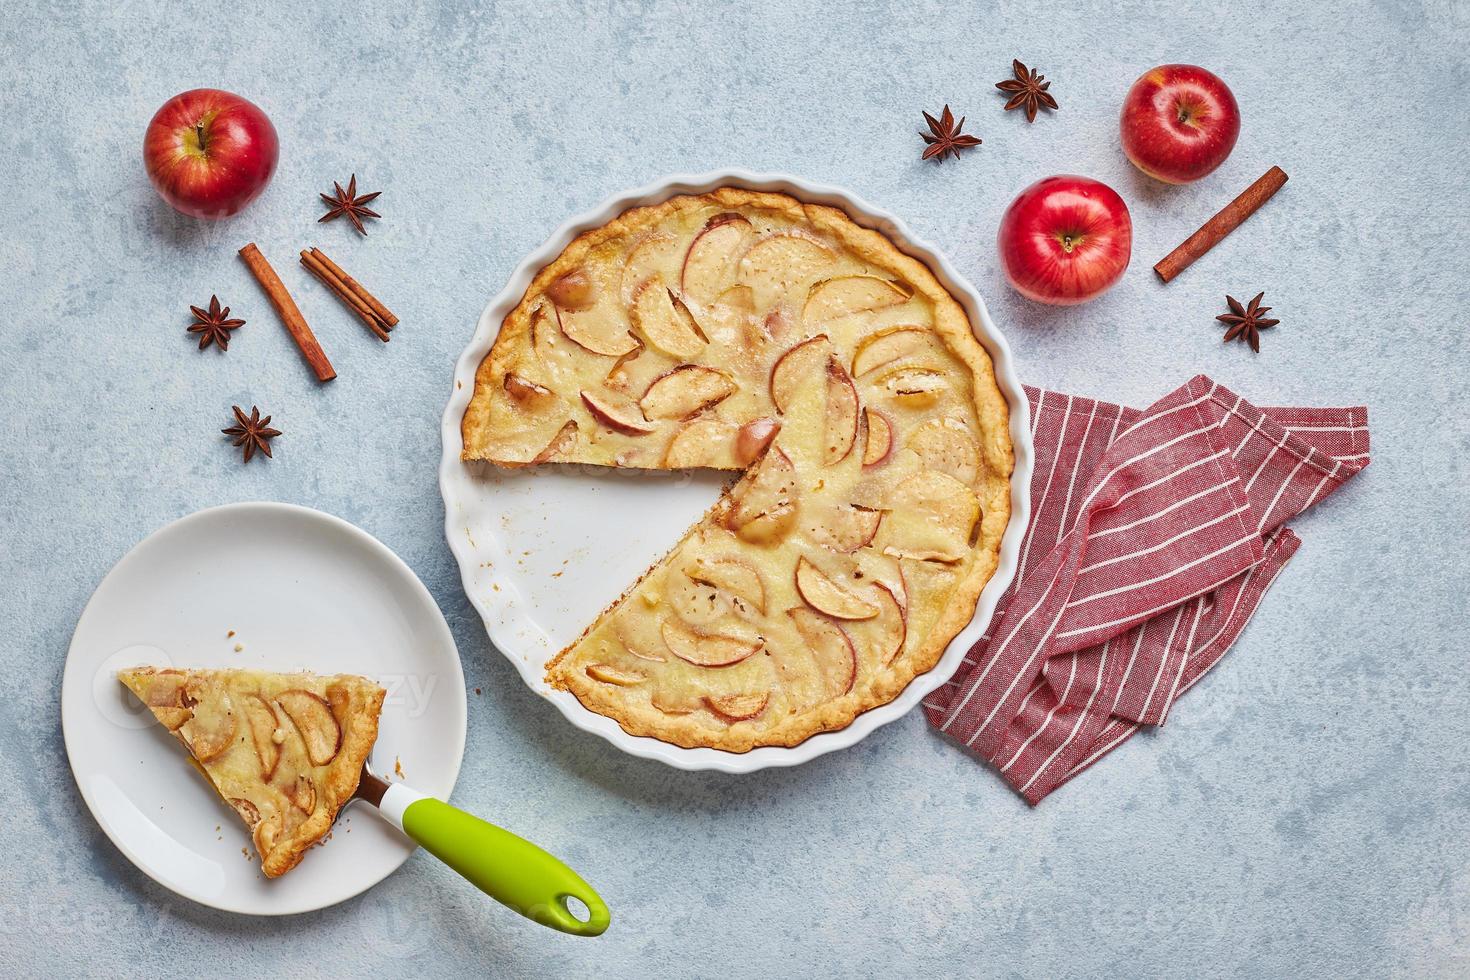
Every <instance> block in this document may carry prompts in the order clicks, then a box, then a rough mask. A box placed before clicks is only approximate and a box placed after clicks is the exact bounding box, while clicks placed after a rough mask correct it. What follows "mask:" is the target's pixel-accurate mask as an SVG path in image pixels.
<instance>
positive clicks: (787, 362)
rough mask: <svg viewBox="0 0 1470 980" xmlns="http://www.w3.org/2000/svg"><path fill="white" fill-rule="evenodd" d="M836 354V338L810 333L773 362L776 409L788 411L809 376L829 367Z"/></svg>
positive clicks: (772, 385)
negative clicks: (812, 335)
mask: <svg viewBox="0 0 1470 980" xmlns="http://www.w3.org/2000/svg"><path fill="white" fill-rule="evenodd" d="M831 357H832V342H831V341H830V340H828V339H827V335H826V334H821V333H819V334H817V335H816V336H815V337H809V338H807V339H806V340H803V341H802V342H801V343H799V344H797V345H796V346H795V347H792V348H791V349H790V350H788V351H787V352H786V353H784V354H782V355H781V356H780V357H778V358H777V359H776V363H775V364H773V365H772V366H771V401H772V402H774V403H775V405H776V411H778V412H785V411H786V410H787V409H788V408H790V407H791V403H792V402H793V401H795V400H796V396H797V394H798V392H800V391H801V388H802V386H803V385H804V384H806V383H807V382H808V379H810V378H815V377H818V376H819V372H821V371H825V370H826V367H827V362H828V361H829V360H830V359H831Z"/></svg>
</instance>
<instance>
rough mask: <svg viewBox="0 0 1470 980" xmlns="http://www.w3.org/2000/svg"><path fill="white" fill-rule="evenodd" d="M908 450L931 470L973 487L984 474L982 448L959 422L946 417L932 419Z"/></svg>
mask: <svg viewBox="0 0 1470 980" xmlns="http://www.w3.org/2000/svg"><path fill="white" fill-rule="evenodd" d="M907 445H908V448H910V449H912V450H913V451H914V452H916V453H918V454H919V459H921V460H923V462H924V465H925V466H926V467H927V468H929V469H931V470H938V471H939V472H940V473H945V474H948V475H949V476H952V477H954V478H955V479H956V480H959V481H960V482H961V483H964V484H968V485H969V486H974V485H975V478H976V477H977V476H978V475H979V473H980V447H979V446H977V445H976V444H975V439H974V437H973V436H971V435H970V430H969V429H968V428H967V427H966V426H965V423H963V422H961V421H960V420H959V419H956V418H951V417H949V416H943V417H941V418H937V419H930V420H929V421H927V422H925V423H923V424H922V425H920V426H919V427H918V428H916V429H914V431H913V434H911V435H910V436H909V438H908V443H907Z"/></svg>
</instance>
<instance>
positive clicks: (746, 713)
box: [704, 691, 771, 722]
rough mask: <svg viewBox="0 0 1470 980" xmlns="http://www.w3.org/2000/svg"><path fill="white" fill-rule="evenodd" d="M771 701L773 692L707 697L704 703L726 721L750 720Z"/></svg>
mask: <svg viewBox="0 0 1470 980" xmlns="http://www.w3.org/2000/svg"><path fill="white" fill-rule="evenodd" d="M770 701H771V692H770V691H767V692H765V693H764V694H726V695H724V696H723V697H713V696H710V697H706V698H705V699H704V703H705V704H706V705H707V706H708V707H709V709H710V710H711V711H713V712H714V713H715V714H717V715H719V716H720V717H721V718H723V719H725V720H726V721H730V722H735V721H749V720H750V719H751V718H755V717H756V716H758V715H759V714H760V713H761V712H762V711H765V710H766V705H767V704H769V703H770Z"/></svg>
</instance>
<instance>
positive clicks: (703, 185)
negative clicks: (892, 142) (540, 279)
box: [439, 170, 1032, 772]
mask: <svg viewBox="0 0 1470 980" xmlns="http://www.w3.org/2000/svg"><path fill="white" fill-rule="evenodd" d="M727 185H734V186H737V187H745V188H750V189H752V190H762V191H780V192H783V193H786V194H790V195H792V196H793V197H797V198H800V199H801V200H804V201H810V202H813V203H817V204H827V205H831V206H833V207H838V208H841V209H842V210H844V211H846V212H847V213H848V215H850V216H851V217H852V219H853V220H854V221H856V222H857V223H858V224H861V225H866V226H867V227H870V228H875V229H877V230H879V231H881V232H883V233H884V234H885V235H887V236H888V237H889V238H890V239H891V240H892V241H894V242H896V243H897V244H898V246H899V247H900V248H902V249H903V250H904V251H906V252H908V253H909V254H910V255H912V256H914V257H915V258H918V259H919V260H920V261H922V262H924V263H925V264H926V265H928V266H929V268H930V269H932V270H933V271H934V274H935V275H936V276H938V278H939V281H940V282H941V283H943V284H944V286H945V287H946V288H947V289H948V290H949V291H950V293H951V294H953V295H954V297H955V298H956V299H958V300H959V301H960V303H961V304H962V305H963V306H964V307H965V311H966V313H968V314H969V317H970V322H971V323H972V324H973V325H974V327H975V333H976V336H977V337H978V338H979V340H980V342H981V343H982V344H983V345H984V346H985V349H986V350H987V351H989V352H990V356H991V358H992V360H994V362H995V373H996V378H997V380H998V381H999V382H1000V388H1001V391H1003V392H1004V393H1005V396H1006V398H1007V399H1008V400H1009V401H1010V406H1011V441H1012V443H1014V445H1015V453H1016V471H1015V476H1014V477H1013V478H1012V480H1011V520H1010V524H1009V526H1008V527H1007V528H1006V533H1005V537H1004V538H1003V539H1002V541H1001V551H1000V567H999V568H998V569H997V570H996V573H995V575H994V576H993V577H992V578H991V580H990V584H989V585H987V586H986V588H985V591H984V592H983V593H982V594H981V596H980V601H979V604H978V605H977V607H976V611H975V618H974V619H973V620H971V622H970V624H969V626H967V627H966V628H965V629H964V630H962V631H961V632H960V633H959V635H958V636H956V637H955V639H954V641H953V642H952V643H951V644H950V645H949V647H948V649H947V650H946V651H945V654H944V656H943V657H942V658H941V659H940V661H939V663H938V664H937V665H936V666H935V667H934V669H933V670H930V671H929V672H928V673H926V674H923V675H921V676H919V677H917V678H915V679H914V680H913V682H912V683H910V684H909V686H908V687H907V688H905V689H904V691H903V693H902V694H900V695H899V696H898V697H897V698H895V699H894V700H893V701H890V702H889V703H888V704H885V705H881V706H879V707H877V708H873V709H872V710H870V711H866V712H864V713H863V714H861V715H859V716H858V717H857V718H856V719H855V720H854V721H853V723H852V724H851V725H848V726H847V727H846V728H844V729H842V730H841V731H835V732H823V733H821V734H819V735H814V736H812V737H811V738H809V739H807V740H806V741H805V742H802V743H801V744H800V745H797V746H794V747H791V748H785V747H764V748H758V749H755V750H753V751H750V752H746V753H733V752H725V751H722V750H719V749H708V748H696V749H686V748H681V747H679V746H676V745H670V744H668V743H666V742H660V741H659V740H657V739H654V738H648V737H646V736H634V735H629V734H628V733H627V732H625V731H623V729H622V728H621V727H619V726H618V723H617V722H615V721H613V720H612V719H611V718H606V717H604V716H602V715H599V714H596V713H595V712H592V711H588V710H587V709H586V708H584V707H582V704H581V702H579V701H578V700H577V699H576V698H575V697H573V696H572V695H571V694H568V693H566V692H564V691H554V690H551V689H550V687H549V686H548V685H547V684H546V681H545V667H546V663H547V661H548V660H550V659H551V658H552V657H553V656H555V655H556V653H557V652H558V651H560V650H561V649H562V648H563V647H565V646H566V645H567V644H569V643H571V642H572V641H573V640H575V639H576V638H577V637H578V636H579V635H580V634H581V633H582V631H583V630H584V629H586V627H587V624H588V623H590V622H591V621H592V620H593V619H594V618H596V616H597V615H598V613H600V612H601V611H602V610H603V609H605V608H606V607H607V606H608V604H609V603H611V602H613V601H614V600H615V599H617V598H618V596H619V595H621V594H622V592H623V591H624V589H626V588H627V586H628V584H629V583H631V582H632V581H634V580H635V579H636V578H637V577H638V576H640V575H641V574H642V573H643V572H644V571H646V570H647V569H648V567H649V566H650V565H652V564H653V563H654V562H656V561H657V560H658V559H659V558H661V557H662V556H663V555H664V554H665V553H666V552H667V551H668V550H669V548H671V547H673V545H674V544H675V543H676V542H677V541H678V540H679V539H680V537H682V535H683V533H684V531H685V530H687V529H688V527H689V526H690V525H691V524H693V523H694V522H695V521H696V520H698V519H699V517H701V516H702V515H703V514H704V512H705V511H706V510H708V509H709V507H710V505H711V504H712V503H713V502H714V500H715V498H716V496H717V495H718V493H719V488H720V487H721V486H723V485H724V483H725V481H726V478H725V477H722V476H720V475H718V474H690V473H649V472H646V471H641V470H612V469H604V468H600V467H590V466H588V467H582V466H559V467H533V468H530V469H524V470H496V469H493V468H490V467H481V466H478V465H466V464H465V463H463V462H462V461H461V460H460V452H461V451H462V450H463V448H464V443H463V440H462V439H461V436H460V419H461V417H462V416H463V415H464V410H465V406H466V405H467V404H468V403H469V400H470V395H471V394H472V392H473V390H474V381H475V369H476V368H477V367H479V364H480V361H481V360H482V359H483V358H484V357H485V355H486V354H487V353H488V352H489V350H490V347H491V345H492V344H493V343H494V341H495V337H496V334H497V333H498V332H499V330H500V323H501V321H502V320H503V319H504V318H505V316H506V314H507V313H509V312H510V310H511V309H512V308H513V307H514V306H515V304H516V303H518V302H519V301H520V298H521V296H522V295H523V294H524V293H525V290H526V287H527V286H528V285H529V284H530V282H531V278H532V277H533V276H534V275H535V274H536V272H537V271H538V270H540V269H541V268H542V267H543V266H545V265H546V264H547V263H549V262H550V261H551V260H552V259H554V258H555V257H556V256H557V255H559V254H560V253H561V250H562V249H563V248H565V247H566V246H567V244H568V243H569V242H571V240H572V239H573V238H575V237H576V236H577V235H579V234H580V233H582V232H583V231H587V230H589V229H591V228H596V227H598V226H599V225H603V224H606V223H607V222H608V221H610V220H611V219H612V218H614V217H616V216H617V215H619V214H621V213H622V212H624V211H626V210H627V209H628V208H631V207H637V206H639V205H645V204H657V203H659V202H661V201H665V200H668V199H669V198H670V197H674V196H675V195H678V194H702V193H704V192H706V191H709V190H713V189H714V188H716V187H722V186H727ZM443 433H444V456H443V459H442V460H441V462H440V466H439V487H440V491H441V492H442V493H443V495H444V509H445V532H446V534H447V536H448V538H449V547H450V550H451V551H453V552H454V557H455V558H456V559H457V560H458V561H459V568H460V575H461V577H462V578H463V579H464V587H465V591H466V592H467V593H468V594H469V597H470V601H471V602H473V603H474V606H475V608H476V609H478V610H479V612H480V617H481V618H482V619H483V620H484V621H485V629H486V630H487V631H488V632H489V634H490V639H491V640H492V641H493V642H494V643H495V645H496V647H498V648H499V649H500V651H501V653H503V654H504V655H505V656H506V657H508V658H509V659H510V661H511V663H513V664H515V665H516V667H517V669H519V671H520V673H521V677H522V678H523V679H524V680H525V682H526V684H527V685H529V686H530V687H531V689H532V690H534V691H536V692H537V693H539V694H541V695H542V696H543V697H545V698H546V699H547V700H549V701H551V703H552V704H554V705H556V706H557V708H558V709H560V710H561V712H562V714H564V715H566V717H567V718H568V719H569V720H570V721H571V722H572V724H574V725H576V726H577V727H578V728H582V729H585V730H587V731H589V732H595V733H597V734H598V735H601V736H602V737H603V738H605V739H607V740H608V741H609V742H612V743H613V744H614V745H616V746H617V747H618V748H620V749H622V750H624V751H625V752H629V753H632V754H633V755H637V756H642V757H644V758H648V759H658V760H659V761H661V762H666V763H668V764H669V765H671V766H675V767H677V768H680V769H718V770H722V771H724V772H753V771H755V770H757V769H764V768H765V767H767V766H793V765H797V764H799V763H802V762H806V761H807V760H809V759H812V758H815V757H816V756H818V755H821V754H823V753H826V752H831V751H833V750H835V749H841V748H846V747H847V746H849V745H852V744H853V743H855V742H857V741H858V740H860V739H861V738H863V737H864V736H865V735H867V734H868V733H869V732H871V731H873V730H874V729H875V728H877V727H878V726H879V725H883V724H886V723H887V722H890V721H892V720H894V719H895V718H898V717H900V716H902V715H903V714H904V713H905V712H907V711H908V710H909V709H911V708H913V707H914V706H915V705H917V704H918V703H919V701H920V700H922V699H923V697H924V696H925V695H926V694H928V693H929V692H931V691H933V690H934V689H935V688H937V687H938V686H939V685H940V684H942V683H944V682H945V681H946V680H948V679H949V677H950V675H951V674H953V673H954V672H955V670H956V669H957V668H958V667H959V665H960V661H961V659H962V658H963V657H964V654H965V651H966V650H968V649H969V648H970V647H971V646H972V645H973V644H974V642H975V641H976V640H977V639H979V637H980V635H981V633H983V632H984V629H985V626H986V624H987V623H988V622H989V621H990V614H991V612H992V611H993V610H994V609H995V603H996V601H997V600H998V599H999V598H1000V595H1001V593H1002V592H1004V591H1005V589H1006V587H1007V586H1008V585H1009V584H1010V581H1011V576H1012V575H1013V574H1014V572H1015V565H1016V556H1017V553H1018V551H1019V550H1020V546H1021V537H1022V535H1023V533H1024V531H1025V528H1026V520H1027V517H1028V515H1029V512H1030V501H1031V495H1030V484H1031V468H1032V453H1031V429H1030V423H1029V411H1028V408H1027V403H1026V397H1025V394H1024V393H1023V392H1022V390H1021V382H1020V380H1019V379H1018V378H1017V377H1016V372H1015V368H1014V367H1013V365H1012V363H1011V354H1010V349H1009V348H1008V347H1007V346H1006V342H1005V340H1004V339H1003V338H1002V337H1001V335H1000V332H999V331H998V330H997V329H996V328H995V324H994V323H992V322H991V319H990V315H989V314H988V313H987V312H986V310H985V303H984V302H983V301H982V300H981V299H980V296H979V294H978V293H977V292H976V291H975V288H974V287H973V286H971V285H970V284H969V283H968V282H966V281H965V279H964V277H963V276H961V275H960V274H959V273H958V272H956V271H955V270H954V268H953V267H952V266H951V265H950V264H949V263H948V262H947V261H946V260H945V258H944V257H943V256H942V255H940V254H939V252H937V251H936V250H935V249H934V248H933V247H932V246H930V245H927V244H925V243H924V242H922V241H920V240H918V239H917V238H915V237H914V235H913V234H912V233H911V232H910V231H909V230H908V228H906V227H905V226H904V224H903V222H902V221H900V220H899V219H898V218H896V217H894V216H893V215H891V214H888V213H887V212H885V211H881V210H879V209H877V208H875V207H873V206H872V205H870V204H867V203H866V202H864V201H862V200H860V199H859V198H857V197H856V196H854V195H853V194H850V193H848V192H847V191H844V190H841V189H840V188H836V187H828V186H823V185H819V184H812V183H809V182H807V181H804V180H800V179H797V178H795V177H789V176H783V175H762V174H753V173H748V172H746V171H743V170H728V171H722V172H718V173H709V174H699V175H678V176H673V177H669V178H666V179H664V180H661V181H658V182H657V183H655V184H651V185H649V186H648V187H642V188H639V189H637V190H633V191H629V192H627V193H624V194H619V195H617V196H616V197H613V198H611V199H609V200H607V201H605V202H604V203H603V204H602V205H600V206H599V207H597V208H595V209H593V210H592V211H589V212H587V213H586V214H582V215H578V216H577V217H575V218H572V219H570V220H569V221H567V222H566V223H565V224H563V225H562V226H561V227H560V228H558V229H557V230H556V231H555V232H554V233H553V234H552V236H551V237H550V238H549V239H547V241H546V243H545V244H543V245H542V246H541V247H540V248H538V249H536V251H534V252H532V253H531V254H530V255H528V256H526V258H525V260H524V261H522V262H521V264H520V265H519V266H517V267H516V270H515V272H513V273H512V274H511V277H510V280H509V281H508V282H507V283H506V284H505V288H504V289H503V290H501V292H500V294H499V295H498V296H496V297H495V298H494V299H493V300H491V301H490V305H488V306H486V307H485V312H484V313H482V314H481V315H480V322H479V326H478V327H477V329H476V330H475V336H474V339H473V340H471V341H470V345H469V346H468V347H466V348H465V351H464V353H463V354H461V355H460V358H459V363H458V364H457V365H456V367H455V372H454V389H453V391H452V393H451V394H450V397H449V404H448V405H447V406H446V407H445V409H444V421H443Z"/></svg>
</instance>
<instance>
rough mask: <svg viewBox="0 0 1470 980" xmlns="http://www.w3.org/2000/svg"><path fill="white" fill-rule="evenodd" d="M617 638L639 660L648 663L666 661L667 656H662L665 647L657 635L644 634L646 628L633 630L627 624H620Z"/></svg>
mask: <svg viewBox="0 0 1470 980" xmlns="http://www.w3.org/2000/svg"><path fill="white" fill-rule="evenodd" d="M616 632H617V638H618V641H619V642H620V643H622V645H623V649H624V650H627V651H628V652H629V653H631V654H632V655H633V656H635V657H637V658H638V659H639V660H647V661H648V662H649V663H655V664H663V663H668V661H669V658H668V657H665V656H664V653H665V649H664V646H663V644H662V643H660V642H659V640H658V638H657V637H654V636H645V635H644V633H645V632H648V631H647V630H642V631H640V630H634V629H632V628H631V627H629V626H626V625H622V624H620V625H619V626H618V628H617V630H616Z"/></svg>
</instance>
